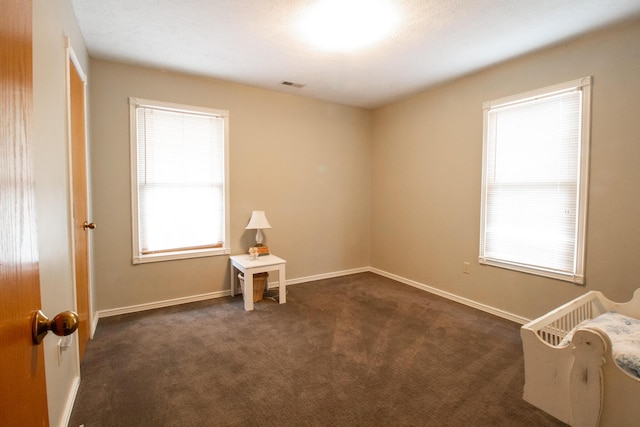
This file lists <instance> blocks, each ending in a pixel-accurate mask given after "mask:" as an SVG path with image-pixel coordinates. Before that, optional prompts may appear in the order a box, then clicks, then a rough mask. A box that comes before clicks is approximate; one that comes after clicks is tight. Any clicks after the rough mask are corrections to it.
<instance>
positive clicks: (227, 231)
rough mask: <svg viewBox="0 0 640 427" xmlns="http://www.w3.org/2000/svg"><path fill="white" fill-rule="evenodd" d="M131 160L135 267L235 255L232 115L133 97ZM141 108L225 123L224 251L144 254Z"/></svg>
mask: <svg viewBox="0 0 640 427" xmlns="http://www.w3.org/2000/svg"><path fill="white" fill-rule="evenodd" d="M128 102H129V159H130V166H129V168H130V186H131V246H132V247H131V252H132V259H131V263H132V264H133V265H138V264H144V263H151V262H161V261H172V260H179V259H190V258H202V257H211V256H220V255H229V254H230V253H231V250H230V246H229V242H230V241H231V218H230V215H229V212H230V211H231V205H230V198H229V193H230V191H229V188H230V186H231V184H230V181H229V178H230V172H229V157H230V155H229V111H228V110H222V109H216V108H208V107H200V106H192V105H185V104H177V103H173V102H165V101H154V100H149V99H143V98H136V97H129V100H128ZM138 107H151V108H160V109H165V110H169V111H180V112H186V113H190V114H194V113H195V114H198V113H202V114H206V115H207V116H215V117H217V118H221V119H223V121H224V128H223V130H224V141H223V144H224V148H223V151H224V156H223V159H222V161H223V168H224V185H223V188H222V191H223V198H224V219H223V221H224V246H223V247H222V248H215V249H204V250H183V251H175V252H166V253H160V254H147V255H143V254H142V253H141V251H140V229H139V216H138V215H139V193H138V189H139V186H138V136H137V121H136V108H138Z"/></svg>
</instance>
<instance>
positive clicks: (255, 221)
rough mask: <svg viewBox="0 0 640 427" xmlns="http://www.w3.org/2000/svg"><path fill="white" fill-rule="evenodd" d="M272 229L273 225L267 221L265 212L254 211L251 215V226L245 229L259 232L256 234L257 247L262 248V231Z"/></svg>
mask: <svg viewBox="0 0 640 427" xmlns="http://www.w3.org/2000/svg"><path fill="white" fill-rule="evenodd" d="M263 228H271V224H269V221H267V217H266V216H265V214H264V211H253V212H252V213H251V219H250V220H249V224H247V226H246V227H245V230H258V231H257V232H256V246H257V247H260V246H262V229H263Z"/></svg>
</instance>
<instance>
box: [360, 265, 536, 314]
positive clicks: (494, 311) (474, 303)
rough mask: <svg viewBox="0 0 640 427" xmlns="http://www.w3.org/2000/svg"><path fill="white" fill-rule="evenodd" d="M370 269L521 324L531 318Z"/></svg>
mask: <svg viewBox="0 0 640 427" xmlns="http://www.w3.org/2000/svg"><path fill="white" fill-rule="evenodd" d="M369 271H370V272H372V273H375V274H379V275H380V276H384V277H387V278H389V279H393V280H395V281H397V282H400V283H404V284H405V285H409V286H413V287H414V288H418V289H422V290H423V291H426V292H429V293H432V294H434V295H438V296H441V297H443V298H446V299H449V300H451V301H455V302H458V303H460V304H464V305H466V306H469V307H472V308H475V309H478V310H481V311H484V312H486V313H489V314H493V315H494V316H498V317H502V318H503V319H507V320H511V321H512V322H516V323H520V324H522V325H524V324H525V323H527V322H529V321H530V319H527V318H525V317H522V316H518V315H517V314H513V313H510V312H508V311H504V310H501V309H499V308H495V307H492V306H490V305H486V304H482V303H479V302H477V301H473V300H470V299H467V298H464V297H461V296H458V295H455V294H452V293H450V292H446V291H442V290H440V289H437V288H434V287H432V286H429V285H425V284H424V283H420V282H416V281H414V280H411V279H407V278H405V277H402V276H397V275H395V274H392V273H387V272H386V271H383V270H378V269H377V268H373V267H370V268H369Z"/></svg>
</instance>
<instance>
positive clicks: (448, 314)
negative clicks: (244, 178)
mask: <svg viewBox="0 0 640 427" xmlns="http://www.w3.org/2000/svg"><path fill="white" fill-rule="evenodd" d="M287 289H288V292H289V293H288V296H287V304H283V305H279V304H276V303H274V302H270V301H263V302H260V303H257V304H256V309H255V311H253V312H245V311H244V310H243V306H242V298H241V297H236V298H221V299H217V300H211V301H204V302H199V303H194V304H185V305H181V306H175V307H169V308H164V309H159V310H153V311H147V312H143V313H135V314H129V315H121V316H116V317H110V318H105V319H101V320H100V322H99V325H98V328H97V331H96V335H95V338H94V340H92V341H91V342H90V343H89V345H88V347H87V352H86V355H85V359H84V361H83V363H82V367H81V369H82V382H81V385H80V390H79V392H78V396H77V399H76V403H75V407H74V410H73V414H72V417H71V422H70V423H69V426H71V427H76V426H79V425H81V424H84V425H85V426H86V427H92V426H510V427H511V426H562V425H564V424H562V423H561V422H559V421H556V420H555V419H554V418H552V417H550V416H548V415H547V414H545V413H543V412H542V411H539V410H538V409H536V408H534V407H533V406H531V405H529V404H528V403H526V402H524V401H523V400H522V387H523V382H524V374H523V357H522V345H521V342H520V335H519V327H520V325H518V324H515V323H512V322H509V321H507V320H504V319H500V318H497V317H494V316H492V315H490V314H487V313H484V312H481V311H478V310H475V309H472V308H469V307H466V306H464V305H460V304H457V303H454V302H451V301H449V300H446V299H443V298H440V297H437V296H434V295H431V294H429V293H427V292H424V291H421V290H418V289H414V288H412V287H410V286H407V285H403V284H401V283H398V282H395V281H393V280H389V279H387V278H384V277H381V276H378V275H375V274H371V273H364V274H356V275H352V276H347V277H342V278H336V279H328V280H322V281H317V282H312V283H306V284H299V285H293V286H290V287H288V288H287Z"/></svg>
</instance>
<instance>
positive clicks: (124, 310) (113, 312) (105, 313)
mask: <svg viewBox="0 0 640 427" xmlns="http://www.w3.org/2000/svg"><path fill="white" fill-rule="evenodd" d="M366 272H371V273H375V274H378V275H380V276H384V277H387V278H389V279H392V280H395V281H397V282H400V283H404V284H405V285H409V286H413V287H414V288H418V289H421V290H423V291H426V292H430V293H432V294H435V295H438V296H441V297H443V298H447V299H449V300H452V301H455V302H458V303H461V304H464V305H467V306H469V307H473V308H475V309H478V310H482V311H484V312H487V313H490V314H493V315H495V316H498V317H502V318H504V319H507V320H511V321H512V322H516V323H520V324H522V325H524V324H525V323H527V322H529V321H530V319H527V318H524V317H521V316H518V315H516V314H513V313H510V312H508V311H504V310H501V309H498V308H495V307H491V306H489V305H486V304H482V303H479V302H477V301H473V300H470V299H467V298H464V297H461V296H458V295H455V294H452V293H450V292H446V291H443V290H440V289H438V288H434V287H433V286H429V285H425V284H424V283H420V282H416V281H415V280H411V279H407V278H405V277H401V276H398V275H395V274H392V273H388V272H386V271H384V270H379V269H377V268H373V267H360V268H354V269H350V270H342V271H335V272H332V273H323V274H317V275H313V276H305V277H298V278H296V279H288V280H287V286H289V285H297V284H300V283H306V282H314V281H316V280H324V279H332V278H335V277H341V276H348V275H351V274H357V273H366ZM278 286H279V282H278V281H274V282H269V289H272V288H277V287H278ZM230 294H231V292H230V291H229V290H225V291H218V292H210V293H206V294H200V295H192V296H188V297H181V298H174V299H170V300H164V301H156V302H151V303H145V304H138V305H131V306H127V307H120V308H112V309H107V310H100V311H97V312H96V313H95V321H94V322H93V325H94V328H95V327H96V326H97V325H98V319H99V318H102V317H110V316H117V315H119V314H128V313H135V312H138V311H145V310H152V309H155V308H162V307H169V306H172V305H180V304H186V303H190V302H197V301H204V300H208V299H214V298H222V297H226V296H229V295H230Z"/></svg>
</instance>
